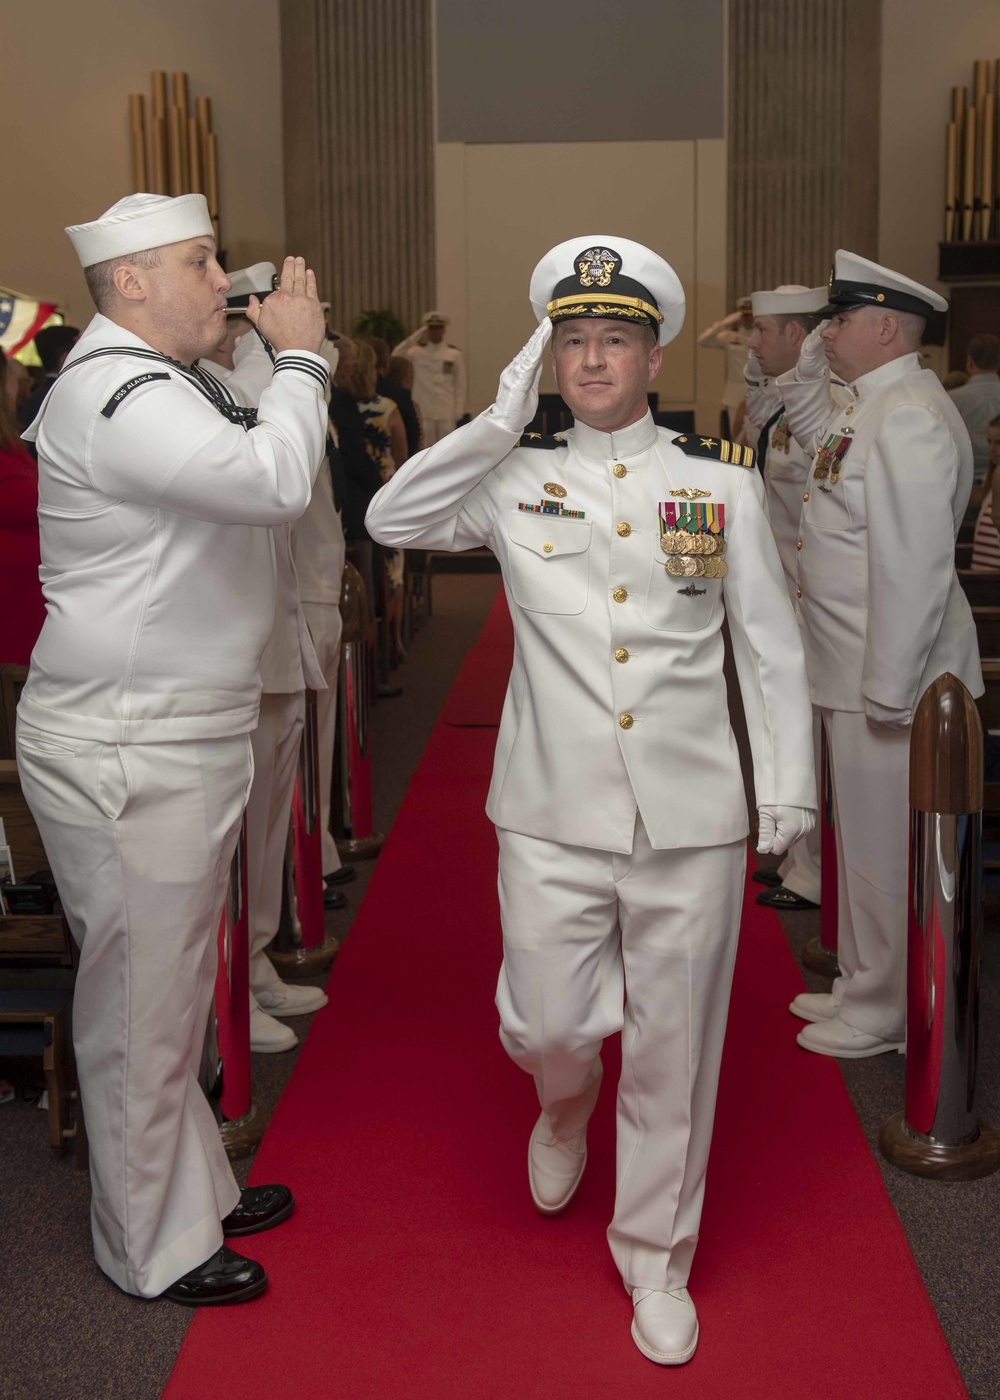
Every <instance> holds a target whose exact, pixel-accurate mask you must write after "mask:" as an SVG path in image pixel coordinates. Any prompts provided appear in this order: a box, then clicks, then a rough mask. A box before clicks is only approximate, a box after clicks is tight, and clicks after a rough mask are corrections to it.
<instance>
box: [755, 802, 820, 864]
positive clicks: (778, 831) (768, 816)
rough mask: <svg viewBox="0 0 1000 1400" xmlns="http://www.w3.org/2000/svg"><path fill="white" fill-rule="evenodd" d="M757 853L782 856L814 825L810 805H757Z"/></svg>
mask: <svg viewBox="0 0 1000 1400" xmlns="http://www.w3.org/2000/svg"><path fill="white" fill-rule="evenodd" d="M757 816H758V819H759V821H758V831H757V854H758V855H761V856H766V855H772V856H782V855H784V854H785V852H786V851H787V850H788V848H789V846H793V845H794V844H795V842H796V841H798V840H799V839H800V838H801V837H803V836H808V835H809V833H810V831H812V829H813V827H814V826H815V825H816V811H815V809H814V808H812V807H758V809H757Z"/></svg>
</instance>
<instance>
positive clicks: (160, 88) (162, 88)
mask: <svg viewBox="0 0 1000 1400" xmlns="http://www.w3.org/2000/svg"><path fill="white" fill-rule="evenodd" d="M151 76H152V79H153V116H154V117H163V118H164V120H166V115H167V75H166V73H159V72H157V73H153V74H152V75H151Z"/></svg>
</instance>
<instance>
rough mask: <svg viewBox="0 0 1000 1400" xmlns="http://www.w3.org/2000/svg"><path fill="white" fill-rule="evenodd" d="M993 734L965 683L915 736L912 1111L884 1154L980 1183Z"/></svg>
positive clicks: (928, 703)
mask: <svg viewBox="0 0 1000 1400" xmlns="http://www.w3.org/2000/svg"><path fill="white" fill-rule="evenodd" d="M982 841H983V730H982V724H981V722H980V719H979V714H978V712H977V710H976V706H975V703H974V701H973V699H972V696H971V695H970V694H969V692H968V690H966V688H965V686H964V685H963V684H962V683H961V681H960V680H958V679H957V678H956V677H955V676H953V675H951V674H950V673H947V672H946V673H945V675H943V676H939V677H938V679H937V680H936V681H934V682H933V684H932V685H930V686H929V687H928V689H927V690H926V691H925V693H924V696H923V698H922V699H921V701H920V704H919V705H918V706H917V712H916V715H915V717H914V721H913V729H912V733H911V737H910V892H909V907H908V915H907V940H908V942H907V1009H906V1110H905V1112H903V1113H897V1114H895V1115H894V1116H893V1117H892V1118H890V1119H889V1121H888V1122H887V1123H886V1124H885V1126H884V1127H883V1129H882V1134H881V1138H880V1146H881V1149H882V1153H883V1155H884V1156H885V1157H886V1158H888V1160H889V1161H890V1162H892V1163H894V1165H895V1166H897V1167H901V1168H902V1169H903V1171H907V1172H910V1173H911V1174H912V1175H914V1176H924V1177H934V1178H936V1179H937V1180H939V1181H972V1180H975V1179H976V1178H977V1177H981V1176H988V1175H989V1173H990V1172H993V1171H996V1169H997V1167H998V1166H1000V1136H998V1134H997V1133H996V1132H995V1131H994V1130H993V1129H992V1128H990V1127H988V1126H987V1125H986V1124H985V1123H982V1122H980V1121H979V1118H978V1116H977V1113H976V1080H977V1068H978V1066H977V1057H978V1038H979V958H980V944H981V940H982V930H983V853H982Z"/></svg>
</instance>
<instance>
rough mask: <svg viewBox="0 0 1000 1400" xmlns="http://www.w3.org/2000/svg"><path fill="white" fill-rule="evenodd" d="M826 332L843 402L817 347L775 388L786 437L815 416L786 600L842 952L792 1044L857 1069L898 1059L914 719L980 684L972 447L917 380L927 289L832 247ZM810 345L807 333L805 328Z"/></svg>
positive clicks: (803, 1003) (799, 1002) (805, 429)
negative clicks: (815, 745)
mask: <svg viewBox="0 0 1000 1400" xmlns="http://www.w3.org/2000/svg"><path fill="white" fill-rule="evenodd" d="M829 292H830V297H829V304H828V305H827V306H826V307H824V311H825V312H826V313H827V314H828V315H829V316H830V317H831V318H832V319H831V320H830V322H829V324H828V325H827V326H826V328H825V329H824V330H823V331H822V332H820V339H821V341H822V343H823V345H824V346H825V350H826V356H827V358H828V360H829V369H830V370H832V371H833V374H834V375H836V376H837V377H839V378H840V379H842V380H843V381H845V383H846V384H847V386H848V390H849V394H848V396H847V401H846V402H845V403H844V404H843V406H841V407H837V408H835V409H834V411H833V412H832V413H831V411H830V409H831V399H830V394H831V389H830V380H829V375H828V374H826V373H824V371H823V367H821V366H819V365H818V364H817V361H816V354H815V343H814V341H813V336H810V337H808V338H807V340H806V341H805V342H804V344H803V350H802V353H801V354H800V358H799V363H798V366H797V367H796V369H794V370H790V371H789V372H788V373H786V374H784V375H782V376H780V378H779V381H778V384H779V388H780V389H781V393H782V396H783V399H784V403H785V407H786V411H787V413H788V417H789V421H790V422H791V424H792V427H793V430H794V431H795V432H796V434H797V435H798V436H799V437H800V438H801V439H802V441H808V439H809V437H810V435H811V434H812V433H813V432H814V429H815V424H816V423H817V422H819V421H822V420H823V419H824V409H825V422H824V426H823V427H822V429H821V431H820V433H819V438H818V440H817V442H816V444H815V449H816V450H815V455H814V460H813V463H812V467H811V470H810V476H809V481H808V484H807V488H806V489H807V492H808V497H809V499H808V500H807V501H806V502H805V503H804V506H803V511H802V521H801V528H800V532H799V538H800V539H801V548H800V549H798V550H797V551H796V556H797V566H798V578H797V583H796V596H797V600H798V608H799V614H800V617H801V619H802V623H803V629H804V640H805V645H806V657H807V668H808V672H809V681H810V686H811V689H812V699H813V703H814V704H815V705H817V706H819V707H820V708H821V710H822V713H823V724H824V726H825V729H826V737H827V744H828V748H829V753H830V759H831V764H832V768H833V792H834V805H835V815H836V828H837V859H838V867H839V869H838V876H839V889H840V895H839V906H838V907H839V915H838V958H839V961H840V968H841V975H840V977H839V978H838V979H837V980H836V981H835V982H834V984H833V990H832V992H829V993H815V994H811V993H803V994H802V995H800V996H798V997H796V998H795V1000H794V1001H793V1002H792V1006H791V1009H792V1011H793V1013H794V1014H795V1015H796V1016H799V1017H801V1018H802V1019H803V1020H806V1021H809V1022H811V1024H810V1025H807V1026H806V1027H805V1028H804V1029H803V1030H802V1031H801V1032H800V1033H799V1036H798V1041H799V1044H800V1045H802V1046H804V1047H805V1048H806V1049H807V1050H813V1051H816V1052H817V1053H819V1054H822V1055H836V1056H840V1057H842V1058H847V1059H857V1058H861V1057H864V1056H867V1055H878V1054H881V1053H883V1052H884V1051H891V1050H902V1049H903V1045H904V1034H905V1021H906V880H907V853H908V842H907V832H908V812H909V799H908V775H909V748H910V724H911V722H912V719H913V713H914V711H915V709H916V707H917V703H918V701H919V700H920V697H921V695H922V694H923V693H924V691H925V690H926V688H927V686H928V685H930V683H931V682H932V681H933V680H935V679H936V678H937V677H938V676H940V675H942V674H943V673H944V672H945V671H951V672H952V673H953V674H954V675H956V676H957V677H958V678H959V679H960V680H961V681H962V682H963V683H964V684H965V685H966V686H968V688H969V690H970V691H971V692H972V694H973V695H979V694H981V693H982V690H983V682H982V673H981V670H980V665H979V649H978V646H977V642H976V630H975V625H974V623H973V620H972V613H971V611H970V608H969V604H968V602H967V601H966V598H965V595H964V593H963V592H962V589H961V587H960V585H959V581H958V576H957V574H956V572H955V539H956V536H957V533H958V528H959V525H960V524H961V521H962V517H963V516H964V514H965V508H966V506H967V504H968V501H969V493H970V490H971V488H972V471H973V468H972V447H971V444H970V442H969V435H968V433H967V432H966V429H965V425H964V423H963V422H962V419H961V416H960V415H959V413H958V410H957V409H956V408H955V406H954V404H953V403H952V401H951V399H950V398H949V397H948V395H947V393H946V392H945V391H944V389H943V388H942V387H941V383H940V381H939V379H938V378H937V376H936V375H935V374H933V373H932V372H931V371H930V370H923V369H921V368H920V357H919V354H918V350H919V347H920V340H921V336H922V334H923V329H924V325H925V323H926V319H927V317H928V316H930V315H932V314H933V313H934V312H936V311H944V310H947V305H948V304H947V302H946V301H945V300H944V299H943V297H940V296H939V295H938V294H937V292H934V291H931V290H930V288H928V287H923V286H921V285H920V283H919V282H914V281H912V280H911V279H910V278H909V277H904V276H903V275H902V274H901V273H898V272H893V271H891V270H890V269H889V268H886V267H880V266H879V265H878V264H877V263H873V262H870V261H869V260H868V259H867V258H862V257H859V256H858V255H857V254H855V253H848V252H845V251H843V250H839V251H838V252H837V255H836V260H835V263H834V269H833V274H832V276H831V280H830V288H829ZM814 334H815V333H814Z"/></svg>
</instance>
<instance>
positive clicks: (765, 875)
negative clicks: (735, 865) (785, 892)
mask: <svg viewBox="0 0 1000 1400" xmlns="http://www.w3.org/2000/svg"><path fill="white" fill-rule="evenodd" d="M750 878H751V880H753V881H754V882H755V883H756V884H758V885H770V886H771V887H772V888H773V887H774V886H775V885H780V884H781V876H780V875H779V874H778V872H777V870H775V868H774V867H773V866H770V865H761V866H759V867H758V868H757V869H756V870H755V871H754V872H753V874H752V875H751V876H750Z"/></svg>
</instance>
